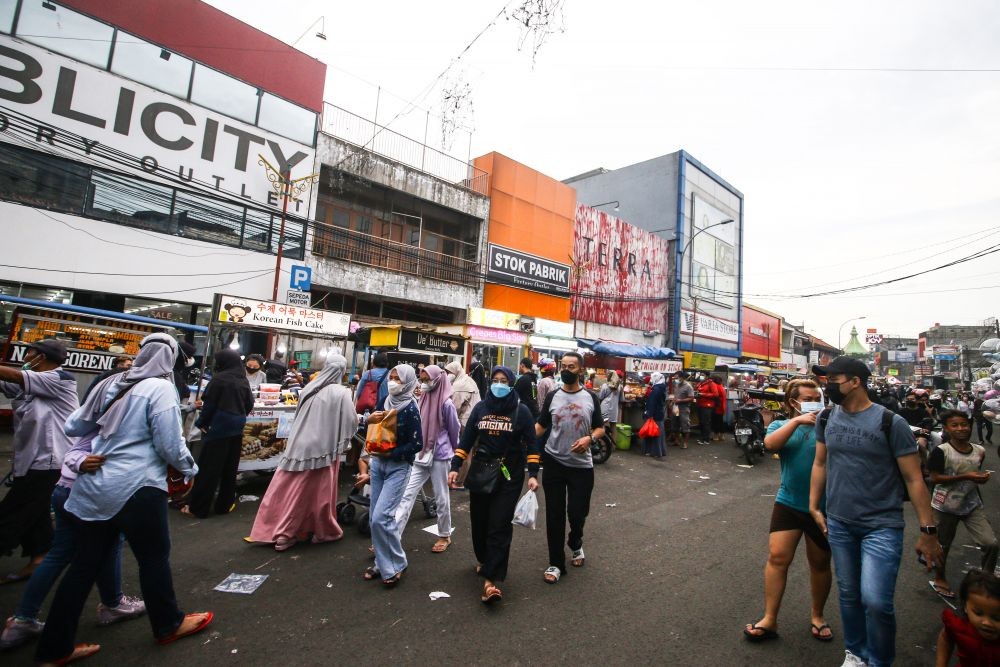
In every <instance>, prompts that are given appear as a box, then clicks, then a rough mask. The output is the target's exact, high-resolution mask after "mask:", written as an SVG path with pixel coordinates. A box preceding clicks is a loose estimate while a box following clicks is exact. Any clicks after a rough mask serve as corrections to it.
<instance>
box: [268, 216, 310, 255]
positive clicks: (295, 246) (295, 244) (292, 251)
mask: <svg viewBox="0 0 1000 667" xmlns="http://www.w3.org/2000/svg"><path fill="white" fill-rule="evenodd" d="M280 230H281V217H280V216H277V215H276V216H274V232H273V233H272V234H271V253H272V254H275V255H276V254H278V239H279V238H280V235H279V231H280ZM284 239H285V245H284V247H283V248H282V249H281V254H282V255H284V256H285V257H289V258H294V259H301V258H302V250H303V246H304V245H305V225H303V224H302V223H301V222H296V221H295V220H290V219H288V218H287V217H286V218H285V235H284Z"/></svg>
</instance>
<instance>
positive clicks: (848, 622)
mask: <svg viewBox="0 0 1000 667" xmlns="http://www.w3.org/2000/svg"><path fill="white" fill-rule="evenodd" d="M820 370H821V371H822V374H823V375H825V376H826V377H827V390H826V395H827V397H828V398H829V399H830V400H831V401H832V402H833V403H834V407H833V408H832V409H828V410H824V411H823V412H822V413H821V414H820V417H819V418H818V419H817V420H816V458H815V460H814V462H813V469H812V480H811V484H810V490H809V512H810V513H811V514H812V515H813V518H814V519H815V520H816V524H817V525H818V526H819V527H820V528H821V529H822V530H823V532H824V533H825V534H826V536H827V539H828V540H829V542H830V549H831V551H832V552H833V562H834V570H835V572H836V575H837V587H838V589H839V591H840V616H841V621H842V622H843V625H844V644H845V647H846V649H847V650H846V657H845V660H844V663H843V666H842V667H861V666H864V665H867V666H868V667H885V666H887V665H891V664H892V661H893V658H894V657H895V652H896V646H895V645H896V615H895V610H894V608H893V597H894V596H895V591H896V576H897V575H898V573H899V564H900V561H901V559H902V557H903V527H904V522H903V500H904V490H905V491H907V492H909V496H910V499H911V500H912V501H913V509H914V510H915V511H916V513H917V517H918V518H919V519H920V532H921V535H920V539H919V540H918V541H917V553H918V554H919V555H920V556H921V557H922V558H923V559H924V561H925V562H926V564H927V569H928V570H930V569H931V568H932V567H934V565H935V564H936V563H938V562H940V560H941V558H942V555H943V554H942V549H941V544H940V543H939V542H938V539H937V527H936V525H935V523H934V514H933V512H932V511H931V503H930V495H929V494H928V492H927V486H926V485H925V484H924V479H923V475H922V474H921V471H920V457H919V454H918V453H917V443H916V440H914V438H913V433H912V432H911V431H910V427H909V426H908V425H907V424H906V421H905V420H904V419H903V418H902V417H900V416H899V415H893V414H891V413H889V415H888V416H887V417H884V416H883V415H884V414H885V413H886V409H885V408H884V407H882V406H881V405H875V404H874V403H872V402H871V400H869V398H868V388H867V382H868V377H869V375H870V374H871V372H870V371H869V370H868V367H867V366H865V364H864V363H863V362H861V361H859V360H857V359H853V358H851V357H846V356H844V357H837V358H836V359H834V360H833V361H832V362H830V364H829V365H828V366H826V367H825V368H820ZM890 420H891V421H890ZM884 425H885V426H884ZM824 490H825V492H826V511H825V513H824V511H823V510H822V509H821V507H820V503H821V500H822V498H823V494H824Z"/></svg>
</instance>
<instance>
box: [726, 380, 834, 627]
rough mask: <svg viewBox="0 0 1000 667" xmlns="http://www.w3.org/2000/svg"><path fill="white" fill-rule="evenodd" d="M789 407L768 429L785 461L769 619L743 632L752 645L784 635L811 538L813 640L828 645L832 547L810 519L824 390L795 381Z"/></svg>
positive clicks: (770, 445) (769, 570) (772, 547)
mask: <svg viewBox="0 0 1000 667" xmlns="http://www.w3.org/2000/svg"><path fill="white" fill-rule="evenodd" d="M785 407H786V409H787V410H788V414H789V415H793V416H792V417H791V418H790V419H778V420H775V421H773V422H771V424H770V425H769V426H768V428H767V436H766V437H765V438H764V446H765V447H766V448H767V449H769V450H771V451H772V452H773V451H776V452H778V456H779V457H780V458H781V486H780V487H778V495H777V497H776V498H775V502H774V511H773V512H772V513H771V535H770V538H769V539H768V551H769V553H768V558H767V565H766V566H765V567H764V617H763V618H761V619H760V620H759V621H757V622H756V623H753V624H748V625H747V626H746V627H745V628H744V629H743V634H744V635H745V636H746V638H747V639H748V640H749V641H752V642H760V641H764V640H767V639H774V638H776V637H777V636H778V633H777V629H778V609H779V608H780V607H781V598H782V596H783V595H784V593H785V583H786V581H787V579H788V566H789V565H790V564H791V562H792V558H793V557H794V556H795V550H796V548H797V547H798V545H799V541H800V540H801V539H802V535H803V534H805V536H806V559H807V560H808V561H809V579H810V582H811V591H812V615H811V622H812V630H811V632H812V636H813V637H814V638H815V639H817V640H819V641H823V642H828V641H831V640H832V639H833V633H832V632H831V631H830V626H829V625H827V624H826V619H825V617H824V612H823V610H824V607H825V606H826V599H827V597H828V596H829V594H830V585H831V583H832V582H833V577H832V575H831V571H830V545H829V543H828V542H827V540H826V537H825V536H824V535H823V532H822V531H821V530H820V528H819V526H817V525H816V522H815V521H814V520H813V518H812V515H810V514H809V482H810V476H811V475H812V465H813V458H814V456H815V453H816V431H815V428H814V427H815V424H816V417H817V416H818V415H819V412H820V411H821V410H822V409H823V402H822V399H821V398H820V393H819V385H817V384H816V383H815V382H813V381H812V380H792V381H791V382H789V383H788V386H787V387H785Z"/></svg>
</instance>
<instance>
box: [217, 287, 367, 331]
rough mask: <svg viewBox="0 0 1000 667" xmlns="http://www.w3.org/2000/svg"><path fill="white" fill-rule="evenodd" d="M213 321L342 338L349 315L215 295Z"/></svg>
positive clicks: (349, 323)
mask: <svg viewBox="0 0 1000 667" xmlns="http://www.w3.org/2000/svg"><path fill="white" fill-rule="evenodd" d="M215 298H216V304H217V306H218V310H217V311H216V314H215V316H216V321H217V322H221V323H223V324H236V325H242V326H248V327H257V328H262V329H281V330H285V331H300V332H302V333H307V334H312V335H314V336H331V337H335V338H346V337H347V333H348V331H349V330H350V326H351V316H350V315H348V314H347V313H337V312H334V311H332V310H317V309H315V308H301V307H299V306H288V305H285V304H283V303H275V302H273V301H260V300H259V299H247V298H246V297H242V296H230V295H228V294H216V295H215Z"/></svg>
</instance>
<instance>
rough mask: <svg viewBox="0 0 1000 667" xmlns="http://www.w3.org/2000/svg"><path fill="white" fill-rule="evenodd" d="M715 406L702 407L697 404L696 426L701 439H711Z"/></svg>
mask: <svg viewBox="0 0 1000 667" xmlns="http://www.w3.org/2000/svg"><path fill="white" fill-rule="evenodd" d="M713 414H715V408H703V407H701V406H698V427H699V428H700V429H701V439H702V440H711V439H712V415H713Z"/></svg>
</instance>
